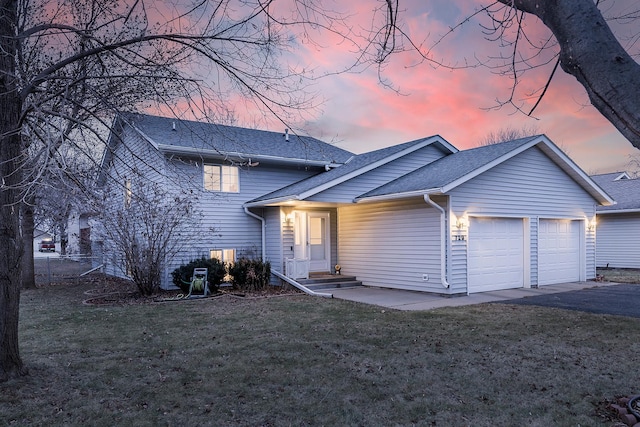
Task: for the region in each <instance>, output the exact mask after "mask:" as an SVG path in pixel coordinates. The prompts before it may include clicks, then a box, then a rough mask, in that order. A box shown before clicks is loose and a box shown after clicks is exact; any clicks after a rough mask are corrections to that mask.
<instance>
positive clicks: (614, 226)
mask: <svg viewBox="0 0 640 427" xmlns="http://www.w3.org/2000/svg"><path fill="white" fill-rule="evenodd" d="M591 178H592V179H593V180H594V181H595V182H596V183H597V184H598V185H599V186H600V187H601V188H603V189H604V190H605V191H606V192H607V193H608V194H609V195H611V197H613V198H614V199H615V201H616V204H615V205H611V206H598V208H597V219H598V233H597V236H596V246H597V248H598V250H597V255H596V265H597V266H598V267H616V268H640V245H638V244H637V242H636V241H635V240H634V238H633V237H634V236H640V179H637V178H631V177H630V176H629V174H627V173H626V172H614V173H607V174H601V175H594V176H592V177H591Z"/></svg>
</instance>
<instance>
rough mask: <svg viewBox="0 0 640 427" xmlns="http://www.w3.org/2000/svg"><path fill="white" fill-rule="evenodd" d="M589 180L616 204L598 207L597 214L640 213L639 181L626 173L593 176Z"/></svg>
mask: <svg viewBox="0 0 640 427" xmlns="http://www.w3.org/2000/svg"><path fill="white" fill-rule="evenodd" d="M591 178H592V179H593V180H594V181H595V182H596V183H597V184H598V185H599V186H600V187H602V188H603V189H604V190H605V191H606V192H607V193H608V194H610V195H611V197H613V198H614V199H615V201H616V202H617V203H616V204H615V205H613V206H598V207H597V208H596V210H597V212H598V213H602V214H605V213H624V212H640V179H638V178H630V177H629V175H627V173H626V172H613V173H605V174H600V175H593V176H591Z"/></svg>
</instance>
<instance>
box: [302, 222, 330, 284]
mask: <svg viewBox="0 0 640 427" xmlns="http://www.w3.org/2000/svg"><path fill="white" fill-rule="evenodd" d="M307 244H308V247H309V271H329V264H330V261H331V251H330V247H329V212H309V213H308V217H307Z"/></svg>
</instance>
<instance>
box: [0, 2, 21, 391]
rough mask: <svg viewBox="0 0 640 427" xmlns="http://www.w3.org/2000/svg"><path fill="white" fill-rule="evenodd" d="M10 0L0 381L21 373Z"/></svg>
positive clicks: (0, 144) (0, 155)
mask: <svg viewBox="0 0 640 427" xmlns="http://www.w3.org/2000/svg"><path fill="white" fill-rule="evenodd" d="M16 7H17V1H15V0H1V1H0V178H1V179H2V186H0V382H2V381H6V380H7V379H8V378H9V377H11V376H14V375H17V374H26V370H25V368H24V365H23V363H22V360H21V359H20V353H19V350H18V313H19V307H20V284H21V281H22V272H21V270H22V269H21V265H20V264H21V255H22V242H21V241H20V216H19V215H18V210H19V208H20V204H19V201H20V189H19V188H18V186H19V185H20V183H21V179H20V178H21V176H20V175H21V173H20V172H21V168H20V161H21V158H20V154H21V137H20V130H19V129H18V123H19V121H20V114H21V109H22V101H21V99H20V96H19V94H18V93H17V90H16V82H15V81H14V79H13V76H14V75H15V70H16V63H15V57H16V51H17V47H16V43H17V39H16V37H15V25H16Z"/></svg>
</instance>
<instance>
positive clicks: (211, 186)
mask: <svg viewBox="0 0 640 427" xmlns="http://www.w3.org/2000/svg"><path fill="white" fill-rule="evenodd" d="M204 189H205V190H209V191H222V192H225V193H237V192H239V191H240V178H239V176H238V168H237V167H235V166H222V165H204Z"/></svg>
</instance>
